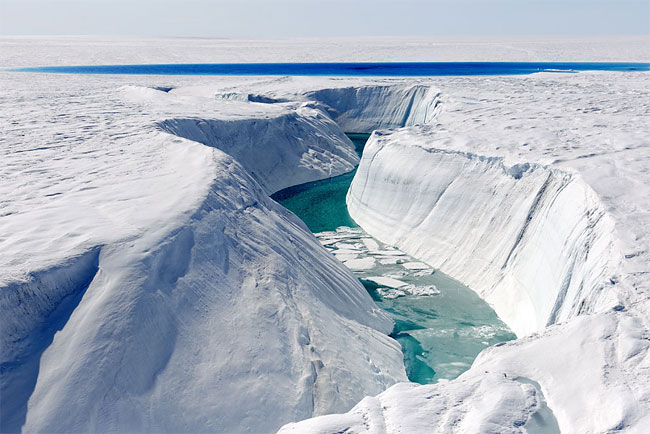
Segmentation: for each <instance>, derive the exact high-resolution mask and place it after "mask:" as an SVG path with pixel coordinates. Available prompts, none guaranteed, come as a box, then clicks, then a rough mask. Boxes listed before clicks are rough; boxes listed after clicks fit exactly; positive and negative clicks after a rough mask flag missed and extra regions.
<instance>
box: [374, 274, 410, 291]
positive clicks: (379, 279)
mask: <svg viewBox="0 0 650 434" xmlns="http://www.w3.org/2000/svg"><path fill="white" fill-rule="evenodd" d="M365 279H366V280H370V281H371V282H375V283H376V284H377V285H382V286H387V287H389V288H401V287H402V286H406V285H408V284H407V283H406V282H402V281H401V280H397V279H393V278H392V277H387V276H371V277H365Z"/></svg>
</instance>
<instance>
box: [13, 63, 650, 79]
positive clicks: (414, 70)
mask: <svg viewBox="0 0 650 434" xmlns="http://www.w3.org/2000/svg"><path fill="white" fill-rule="evenodd" d="M11 71H21V72H41V73H43V72H46V73H61V74H136V75H296V76H395V77H406V76H412V77H415V76H419V77H429V76H449V75H523V74H533V73H536V72H542V71H556V72H580V71H650V63H612V62H381V63H196V64H159V65H155V64H151V65H86V66H84V65H79V66H41V67H34V68H17V69H12V70H11Z"/></svg>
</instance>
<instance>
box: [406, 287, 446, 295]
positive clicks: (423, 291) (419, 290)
mask: <svg viewBox="0 0 650 434" xmlns="http://www.w3.org/2000/svg"><path fill="white" fill-rule="evenodd" d="M408 292H410V293H411V295H422V296H424V295H440V290H439V289H438V288H437V287H436V285H427V286H415V287H413V288H408Z"/></svg>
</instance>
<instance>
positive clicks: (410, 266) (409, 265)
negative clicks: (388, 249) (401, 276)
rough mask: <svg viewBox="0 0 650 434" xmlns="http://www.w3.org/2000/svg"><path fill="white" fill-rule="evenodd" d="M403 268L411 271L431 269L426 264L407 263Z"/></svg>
mask: <svg viewBox="0 0 650 434" xmlns="http://www.w3.org/2000/svg"><path fill="white" fill-rule="evenodd" d="M402 267H404V268H408V269H409V270H425V269H427V268H431V267H429V266H428V265H427V264H425V263H424V262H405V263H403V264H402Z"/></svg>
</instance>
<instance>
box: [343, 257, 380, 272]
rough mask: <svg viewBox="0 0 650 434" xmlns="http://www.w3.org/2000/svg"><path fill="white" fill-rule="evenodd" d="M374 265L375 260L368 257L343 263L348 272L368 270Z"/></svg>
mask: <svg viewBox="0 0 650 434" xmlns="http://www.w3.org/2000/svg"><path fill="white" fill-rule="evenodd" d="M375 263H376V261H375V258H372V257H369V256H368V257H365V258H358V259H351V260H349V261H345V262H344V264H345V266H346V267H348V268H349V269H350V270H369V269H371V268H373V267H374V266H375Z"/></svg>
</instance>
